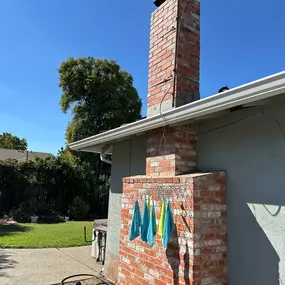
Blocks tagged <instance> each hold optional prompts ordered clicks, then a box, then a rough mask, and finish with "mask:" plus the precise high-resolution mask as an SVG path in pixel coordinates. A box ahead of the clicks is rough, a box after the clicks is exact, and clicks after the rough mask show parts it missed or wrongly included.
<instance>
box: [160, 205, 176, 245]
mask: <svg viewBox="0 0 285 285" xmlns="http://www.w3.org/2000/svg"><path fill="white" fill-rule="evenodd" d="M174 227H175V225H174V221H173V216H172V211H171V206H170V201H168V202H167V206H166V213H165V220H164V228H163V237H162V244H163V247H164V248H166V247H167V244H168V242H169V240H170V238H171V235H172V233H173V231H174Z"/></svg>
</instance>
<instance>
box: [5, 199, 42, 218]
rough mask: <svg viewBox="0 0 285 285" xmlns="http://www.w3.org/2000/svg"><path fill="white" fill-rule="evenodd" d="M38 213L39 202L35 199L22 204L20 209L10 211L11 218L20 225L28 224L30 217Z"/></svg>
mask: <svg viewBox="0 0 285 285" xmlns="http://www.w3.org/2000/svg"><path fill="white" fill-rule="evenodd" d="M36 211H37V202H36V200H35V199H30V200H27V201H25V202H23V203H21V204H20V206H19V208H17V209H15V208H14V209H12V210H11V211H10V217H11V218H13V220H14V221H17V222H19V223H28V222H29V221H30V217H31V216H32V215H34V214H35V213H36Z"/></svg>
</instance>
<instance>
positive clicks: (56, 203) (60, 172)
mask: <svg viewBox="0 0 285 285" xmlns="http://www.w3.org/2000/svg"><path fill="white" fill-rule="evenodd" d="M105 182H106V181H104V179H101V184H100V183H99V184H98V183H97V184H96V181H95V175H94V171H93V170H92V168H91V167H90V165H89V164H88V163H86V162H82V161H81V160H80V159H79V158H77V157H75V156H72V155H68V154H64V155H58V156H52V155H51V156H49V157H46V158H37V159H36V160H35V161H27V162H22V163H18V162H17V161H0V214H1V212H6V213H8V212H9V211H10V210H11V209H12V208H16V209H17V208H21V205H23V203H26V202H27V201H30V200H31V199H32V200H36V201H37V203H38V204H45V205H47V206H48V207H49V208H50V209H52V210H54V211H56V212H58V213H61V214H67V211H68V209H69V207H70V206H71V205H72V204H73V202H74V199H75V197H80V199H82V201H84V202H85V203H86V204H87V205H88V206H91V212H92V213H93V214H95V215H99V216H100V215H103V216H104V215H106V213H107V201H108V187H105V188H104V187H102V186H101V185H103V184H106V183H105Z"/></svg>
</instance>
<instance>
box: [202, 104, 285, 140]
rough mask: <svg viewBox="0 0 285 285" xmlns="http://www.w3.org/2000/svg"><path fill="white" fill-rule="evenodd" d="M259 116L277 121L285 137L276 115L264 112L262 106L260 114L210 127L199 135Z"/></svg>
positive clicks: (284, 135)
mask: <svg viewBox="0 0 285 285" xmlns="http://www.w3.org/2000/svg"><path fill="white" fill-rule="evenodd" d="M257 116H262V117H263V116H268V117H270V118H271V119H272V120H273V121H274V122H275V123H276V125H277V126H278V128H279V130H280V131H281V133H282V135H283V137H284V138H285V131H284V129H283V128H282V126H281V124H280V122H279V121H278V120H277V119H276V117H274V116H273V115H272V114H269V113H264V112H263V108H262V112H261V113H258V114H254V115H251V116H247V117H244V118H241V119H239V120H236V121H234V122H230V123H228V124H224V125H222V126H219V127H215V128H212V129H209V130H207V131H204V132H200V133H198V135H203V134H207V133H210V132H213V131H217V130H220V129H223V128H226V127H230V126H232V125H235V124H238V123H241V122H243V121H245V120H247V119H251V118H254V117H257Z"/></svg>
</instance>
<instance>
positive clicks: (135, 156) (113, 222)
mask: <svg viewBox="0 0 285 285" xmlns="http://www.w3.org/2000/svg"><path fill="white" fill-rule="evenodd" d="M145 155H146V138H145V136H140V137H136V138H133V139H129V140H124V141H121V142H118V143H116V144H114V145H113V158H112V160H113V164H112V173H111V175H112V176H111V190H110V198H109V212H108V235H107V249H106V265H105V271H106V276H107V277H108V278H110V279H111V280H113V281H116V278H117V270H118V249H119V239H120V227H121V202H122V189H123V183H122V179H123V178H124V177H128V176H132V175H143V174H145V170H146V160H145Z"/></svg>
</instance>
